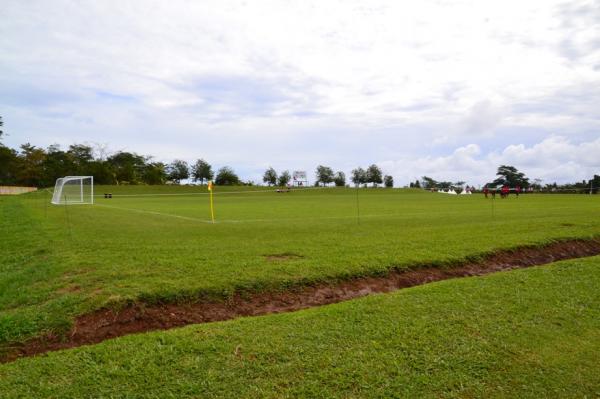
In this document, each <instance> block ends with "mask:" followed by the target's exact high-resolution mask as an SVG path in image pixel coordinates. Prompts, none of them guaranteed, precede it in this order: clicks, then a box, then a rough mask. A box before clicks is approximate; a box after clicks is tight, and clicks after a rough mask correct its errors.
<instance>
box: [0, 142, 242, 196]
mask: <svg viewBox="0 0 600 399" xmlns="http://www.w3.org/2000/svg"><path fill="white" fill-rule="evenodd" d="M69 175H71V176H94V182H95V183H96V184H165V183H169V182H171V183H177V184H178V183H180V182H181V180H185V179H192V180H193V181H194V182H200V183H206V182H207V181H208V180H213V179H214V181H215V184H218V185H240V184H249V183H247V182H242V181H241V180H240V178H239V177H238V175H237V174H236V173H235V172H234V171H233V169H232V168H231V167H229V166H223V167H222V168H220V169H219V170H217V171H216V173H215V172H213V170H212V166H211V165H210V164H209V163H208V162H206V161H205V160H203V159H199V160H198V161H197V162H196V163H195V164H193V165H192V166H189V165H188V164H187V162H185V161H183V160H180V159H176V160H174V161H173V162H172V163H170V164H165V163H163V162H156V161H154V160H153V157H152V156H147V155H139V154H137V153H135V152H128V151H117V152H115V153H113V154H110V155H108V156H105V155H104V154H102V152H100V154H99V151H95V150H94V148H92V147H91V146H89V145H85V144H73V145H70V146H69V147H68V149H66V150H63V149H61V148H60V146H59V145H57V144H54V145H51V146H49V147H48V148H46V149H44V148H40V147H36V146H33V145H31V144H29V143H27V144H23V145H21V146H20V148H19V150H18V151H17V150H14V149H12V148H8V147H6V146H4V145H2V144H1V143H0V185H23V186H36V187H49V186H52V185H54V182H55V181H56V179H57V178H59V177H63V176H69Z"/></svg>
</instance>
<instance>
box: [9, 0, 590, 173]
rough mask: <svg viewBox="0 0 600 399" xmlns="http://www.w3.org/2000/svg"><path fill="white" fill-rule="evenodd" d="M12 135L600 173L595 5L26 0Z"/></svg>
mask: <svg viewBox="0 0 600 399" xmlns="http://www.w3.org/2000/svg"><path fill="white" fill-rule="evenodd" d="M0 21H1V22H0V115H1V116H2V117H3V120H4V122H5V126H4V127H5V129H4V130H5V132H6V133H7V134H8V136H7V137H5V139H4V143H5V144H6V145H9V146H12V147H17V146H18V145H20V144H22V143H25V142H31V143H32V144H34V145H37V146H42V147H46V146H48V145H50V144H53V143H59V144H61V145H63V146H68V145H69V144H72V143H75V142H77V143H90V144H93V143H97V144H100V145H106V146H107V147H108V149H110V150H112V151H116V150H128V151H135V152H138V153H141V154H147V155H154V156H155V158H156V159H157V160H160V161H166V162H169V161H171V160H172V159H174V158H182V159H185V160H188V161H194V160H195V159H197V158H199V157H203V158H205V159H207V160H208V161H209V162H211V163H212V164H213V165H214V166H215V167H219V166H223V165H230V166H233V167H234V169H236V171H238V172H239V174H240V175H241V176H242V177H243V178H244V179H252V180H255V181H259V180H260V176H261V175H262V172H263V171H264V169H265V168H266V167H267V166H269V165H272V166H273V167H275V168H276V169H277V170H282V169H289V170H308V171H309V174H310V175H312V174H313V173H312V171H313V170H314V169H315V166H316V165H318V164H320V163H322V164H326V165H330V166H332V167H333V168H334V169H336V170H338V169H339V170H343V171H345V172H349V171H350V169H352V168H354V167H356V166H358V165H362V166H367V165H368V164H371V163H377V164H378V165H380V166H381V167H382V168H383V169H384V171H385V172H386V173H388V174H391V175H392V176H394V178H395V181H396V185H403V184H407V183H408V181H409V180H414V179H416V178H418V177H420V176H422V175H428V176H432V177H434V178H436V179H438V180H441V179H444V180H452V181H456V180H466V181H467V182H469V183H471V184H480V183H485V182H486V181H489V180H490V179H491V178H493V176H494V173H495V169H496V168H497V166H498V165H500V164H510V165H514V166H516V167H517V168H519V169H522V170H523V171H524V172H525V173H526V174H527V175H528V176H529V177H531V178H541V179H543V180H544V181H545V182H553V181H557V182H566V181H575V180H581V179H584V178H586V179H587V178H589V177H590V176H591V175H592V174H594V173H596V174H598V173H600V1H598V0H592V1H569V2H564V1H550V0H542V1H523V0H519V1H507V0H503V1H452V0H439V1H414V2H404V1H391V0H390V1H330V0H320V1H318V0H317V1H307V0H302V1H281V0H279V1H267V0H260V1H259V0H255V1H250V0H248V1H227V0H219V1H207V0H206V1H205V0H202V1H179V0H169V1H156V2H151V1H147V0H144V1H123V0H119V1H108V0H103V1H60V0H52V1H48V0H45V1H22V0H14V1H13V0H3V1H2V7H1V8H0Z"/></svg>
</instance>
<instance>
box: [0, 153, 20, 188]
mask: <svg viewBox="0 0 600 399" xmlns="http://www.w3.org/2000/svg"><path fill="white" fill-rule="evenodd" d="M19 169H20V159H19V157H18V154H17V152H16V151H15V150H13V149H12V148H8V147H5V146H3V145H1V144H0V185H12V184H17V182H18V176H17V175H18V171H19Z"/></svg>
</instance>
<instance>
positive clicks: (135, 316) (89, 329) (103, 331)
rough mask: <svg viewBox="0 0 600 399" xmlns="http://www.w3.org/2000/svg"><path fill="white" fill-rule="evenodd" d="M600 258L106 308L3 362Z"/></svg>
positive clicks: (481, 264) (554, 250) (560, 253)
mask: <svg viewBox="0 0 600 399" xmlns="http://www.w3.org/2000/svg"><path fill="white" fill-rule="evenodd" d="M598 254H600V240H598V239H596V240H570V241H560V242H555V243H552V244H549V245H546V246H542V247H525V248H519V249H516V250H510V251H498V252H496V253H494V254H492V255H489V256H486V257H485V258H483V259H481V260H480V261H476V262H468V263H462V264H458V265H456V266H454V267H446V268H441V267H419V268H418V269H413V270H392V271H390V272H389V273H388V274H387V275H385V276H376V277H358V278H354V279H351V280H345V281H336V282H332V283H321V284H316V285H313V286H306V287H302V288H298V289H294V290H291V291H279V292H259V293H254V294H249V295H248V294H245V295H241V294H235V295H234V296H233V297H232V298H231V300H228V301H223V302H199V303H194V304H164V305H147V304H144V303H137V304H133V305H131V306H128V307H125V308H123V309H120V310H114V309H101V310H98V311H96V312H93V313H90V314H86V315H83V316H81V317H79V318H78V319H77V320H76V321H75V324H74V327H73V328H72V330H71V332H70V333H69V334H68V335H67V336H55V335H48V336H45V337H42V338H36V339H33V340H30V341H27V342H25V343H23V344H18V345H16V346H15V347H14V348H13V350H12V352H10V353H9V354H8V355H6V356H4V358H3V359H0V360H1V361H3V362H8V361H12V360H15V359H17V358H19V357H24V356H32V355H36V354H41V353H45V352H49V351H54V350H58V349H65V348H73V347H78V346H82V345H86V344H94V343H98V342H101V341H104V340H107V339H111V338H115V337H119V336H123V335H127V334H133V333H139V332H144V331H153V330H166V329H169V328H173V327H180V326H184V325H187V324H194V323H207V322H212V321H221V320H229V319H234V318H237V317H241V316H257V315H264V314H269V313H280V312H290V311H294V310H299V309H305V308H309V307H313V306H319V305H325V304H330V303H335V302H341V301H345V300H348V299H352V298H357V297H361V296H365V295H369V294H371V293H379V292H389V291H394V290H397V289H400V288H406V287H412V286H415V285H421V284H426V283H429V282H433V281H439V280H445V279H450V278H456V277H465V276H480V275H483V274H488V273H493V272H497V271H501V270H509V269H516V268H524V267H530V266H536V265H542V264H546V263H550V262H554V261H558V260H564V259H572V258H580V257H585V256H592V255H598ZM282 255H286V256H287V255H289V254H282Z"/></svg>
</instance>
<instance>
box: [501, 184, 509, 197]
mask: <svg viewBox="0 0 600 399" xmlns="http://www.w3.org/2000/svg"><path fill="white" fill-rule="evenodd" d="M508 192H509V188H508V185H506V184H505V185H504V186H502V198H506V197H508Z"/></svg>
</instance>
